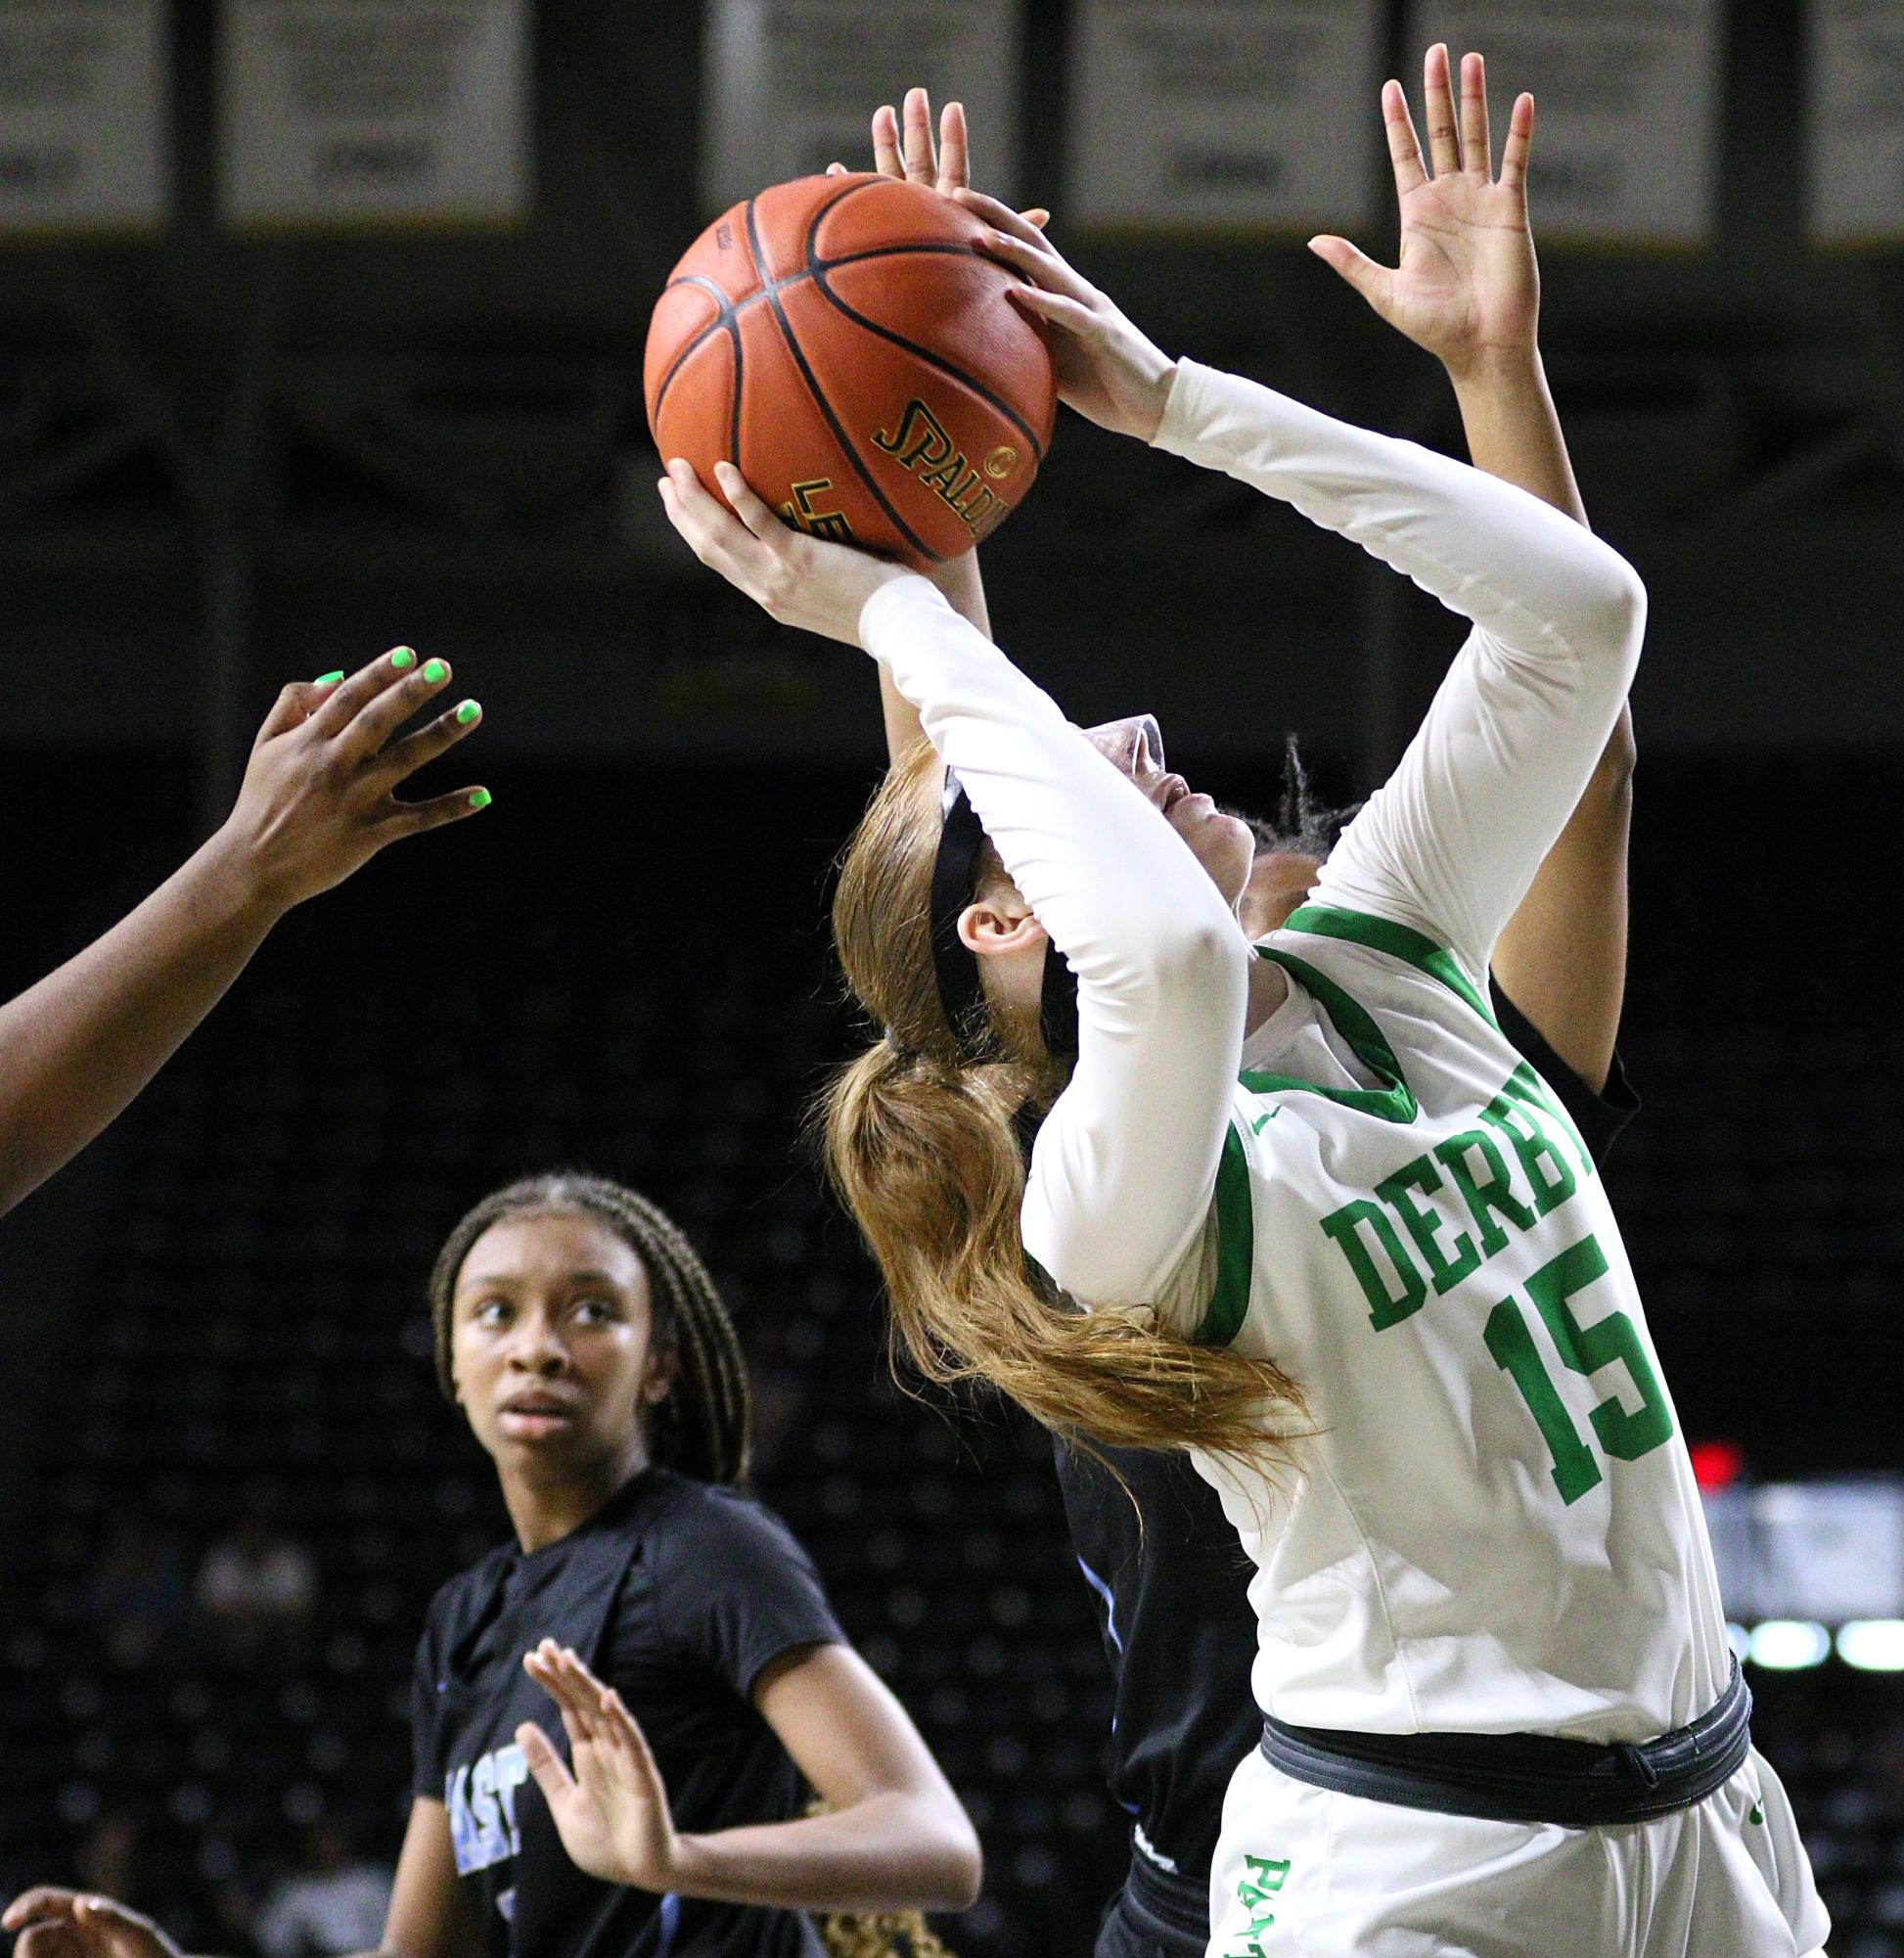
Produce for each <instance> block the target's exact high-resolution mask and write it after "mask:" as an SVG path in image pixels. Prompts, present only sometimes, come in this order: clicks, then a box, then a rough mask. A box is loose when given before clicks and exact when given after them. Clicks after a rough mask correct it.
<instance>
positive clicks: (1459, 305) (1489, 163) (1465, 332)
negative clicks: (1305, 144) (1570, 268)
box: [1309, 42, 1540, 381]
mask: <svg viewBox="0 0 1904 1958" xmlns="http://www.w3.org/2000/svg"><path fill="white" fill-rule="evenodd" d="M1423 93H1424V96H1425V99H1426V103H1427V109H1428V156H1429V158H1430V159H1431V160H1432V163H1433V174H1432V175H1430V174H1429V172H1428V166H1427V165H1426V164H1424V162H1423V160H1422V147H1421V144H1420V142H1419V141H1418V140H1417V138H1416V135H1415V125H1414V123H1413V121H1412V120H1411V119H1410V117H1409V114H1408V99H1407V97H1406V96H1405V95H1404V94H1403V93H1402V87H1401V84H1400V82H1398V81H1388V82H1384V83H1383V89H1382V115H1383V123H1384V124H1385V125H1386V128H1387V135H1388V159H1389V161H1390V162H1391V163H1392V164H1393V166H1394V172H1395V193H1396V197H1397V200H1398V202H1399V205H1400V214H1401V257H1400V262H1399V263H1398V264H1397V265H1395V266H1393V267H1392V268H1391V267H1389V266H1385V265H1378V264H1377V263H1376V262H1375V260H1374V259H1372V258H1370V257H1367V256H1366V255H1365V254H1364V253H1363V252H1361V251H1359V250H1357V249H1356V248H1355V247H1354V246H1353V245H1351V244H1350V243H1349V242H1348V240H1347V239H1345V238H1335V237H1329V236H1324V237H1320V238H1312V239H1311V240H1310V241H1309V249H1310V250H1312V251H1313V252H1315V254H1316V255H1317V256H1318V257H1319V258H1321V259H1323V260H1324V261H1325V262H1326V263H1328V264H1330V265H1332V266H1334V267H1335V269H1336V270H1337V272H1339V273H1340V274H1341V276H1342V277H1343V278H1344V279H1346V280H1347V281H1348V283H1349V284H1350V285H1351V286H1353V287H1354V288H1355V290H1356V291H1357V292H1358V293H1360V294H1361V295H1362V296H1363V297H1364V298H1365V299H1366V300H1368V302H1369V304H1370V305H1371V306H1372V307H1374V309H1375V310H1376V312H1377V313H1378V314H1379V315H1380V316H1381V317H1382V318H1383V319H1384V320H1386V321H1387V323H1388V324H1389V325H1390V326H1391V327H1393V328H1394V329H1395V330H1396V331H1397V332H1398V333H1401V334H1404V335H1406V337H1407V338H1408V339H1410V340H1412V341H1413V342H1415V344H1416V345H1417V346H1420V347H1423V348H1425V349H1426V350H1427V351H1428V352H1429V353H1431V354H1433V355H1435V356H1436V358H1437V359H1439V360H1440V361H1441V362H1442V364H1443V365H1444V366H1445V367H1446V368H1447V370H1448V372H1449V373H1450V375H1452V376H1453V377H1454V379H1455V380H1456V381H1460V380H1462V379H1464V378H1465V377H1467V376H1468V375H1471V374H1473V373H1474V372H1476V371H1477V370H1478V369H1480V368H1482V367H1484V366H1485V365H1486V364H1487V363H1488V362H1489V361H1490V360H1491V359H1502V358H1505V359H1515V360H1524V359H1526V358H1527V357H1528V356H1529V355H1530V354H1531V352H1532V350H1533V347H1534V343H1535V336H1536V330H1537V327H1538V322H1539V316H1540V271H1539V268H1538V266H1537V265H1536V263H1535V260H1534V240H1533V233H1532V231H1531V230H1530V229H1529V227H1528V223H1527V189H1526V182H1527V157H1528V152H1529V150H1530V149H1531V147H1532V144H1533V135H1534V99H1533V97H1532V96H1531V95H1524V94H1523V95H1520V96H1519V97H1517V99H1516V101H1515V105H1514V114H1513V116H1512V119H1511V120H1510V122H1509V125H1508V139H1507V142H1506V144H1505V146H1504V147H1503V149H1502V152H1501V174H1500V175H1499V176H1498V177H1496V176H1495V175H1494V174H1493V155H1492V149H1491V146H1490V142H1489V137H1488V128H1487V74H1486V68H1485V66H1484V64H1483V63H1482V60H1481V58H1480V56H1479V55H1465V56H1464V57H1463V58H1462V63H1461V105H1460V111H1459V114H1457V112H1456V107H1455V101H1454V92H1453V87H1452V84H1451V80H1450V76H1449V71H1448V50H1447V49H1446V47H1444V46H1442V45H1441V44H1440V43H1438V42H1437V43H1436V45H1435V46H1433V47H1431V48H1430V49H1429V50H1428V56H1427V59H1426V61H1425V63H1424V65H1423Z"/></svg>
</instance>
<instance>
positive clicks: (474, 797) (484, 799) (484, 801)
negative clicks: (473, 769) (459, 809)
mask: <svg viewBox="0 0 1904 1958" xmlns="http://www.w3.org/2000/svg"><path fill="white" fill-rule="evenodd" d="M488 806H489V792H488V790H487V789H472V790H471V791H470V807H471V808H473V809H486V808H487V807H488Z"/></svg>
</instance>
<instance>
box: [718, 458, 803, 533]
mask: <svg viewBox="0 0 1904 1958" xmlns="http://www.w3.org/2000/svg"><path fill="white" fill-rule="evenodd" d="M714 479H715V480H716V481H717V482H718V483H719V484H720V486H721V494H722V495H723V496H724V497H726V498H727V500H728V502H729V503H731V504H732V505H733V506H734V514H735V516H737V517H738V518H739V519H740V520H741V522H742V523H743V524H746V525H747V527H748V532H749V533H750V534H751V535H752V536H754V537H756V538H758V539H759V541H760V542H761V543H763V544H765V545H767V546H768V547H769V548H772V547H774V546H776V545H778V544H781V543H784V542H785V541H786V539H787V538H788V537H789V536H790V535H791V534H792V533H791V532H790V531H789V530H788V528H787V525H786V524H783V523H782V522H781V521H780V519H779V518H778V517H776V516H775V515H774V513H773V512H772V510H770V509H769V508H768V507H767V502H766V499H765V498H764V497H762V496H761V495H760V493H759V492H758V491H757V490H756V489H755V488H754V486H753V485H752V483H750V482H749V481H748V479H747V478H746V477H744V476H743V475H742V474H741V472H740V471H739V470H738V469H736V468H735V467H734V465H733V464H732V463H731V462H717V463H716V464H715V465H714Z"/></svg>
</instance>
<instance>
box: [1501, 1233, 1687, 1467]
mask: <svg viewBox="0 0 1904 1958" xmlns="http://www.w3.org/2000/svg"><path fill="white" fill-rule="evenodd" d="M1606 1275H1607V1254H1606V1252H1603V1251H1602V1250H1601V1249H1600V1246H1599V1245H1598V1244H1597V1243H1596V1242H1595V1241H1594V1240H1593V1239H1592V1238H1590V1237H1587V1238H1582V1239H1581V1240H1580V1242H1579V1243H1578V1244H1576V1245H1569V1246H1568V1247H1567V1249H1566V1250H1565V1251H1564V1252H1561V1254H1560V1255H1559V1256H1558V1257H1554V1258H1550V1259H1549V1260H1548V1261H1547V1262H1546V1263H1545V1264H1543V1265H1542V1266H1541V1268H1540V1269H1539V1270H1538V1271H1537V1272H1535V1273H1534V1274H1533V1276H1532V1277H1531V1278H1529V1279H1528V1280H1527V1297H1528V1298H1531V1299H1532V1300H1533V1301H1534V1306H1535V1308H1536V1310H1538V1312H1539V1313H1540V1316H1541V1319H1542V1321H1543V1322H1544V1323H1545V1325H1546V1327H1547V1331H1548V1335H1549V1337H1550V1338H1551V1339H1552V1340H1553V1342H1554V1344H1555V1347H1556V1348H1557V1349H1558V1351H1559V1353H1560V1356H1561V1358H1562V1359H1563V1360H1564V1362H1565V1364H1566V1366H1567V1368H1568V1370H1569V1371H1570V1372H1572V1373H1577V1374H1596V1373H1598V1372H1599V1371H1600V1370H1601V1368H1602V1367H1609V1366H1611V1365H1613V1364H1614V1362H1615V1361H1617V1362H1618V1363H1619V1364H1620V1365H1621V1366H1623V1367H1625V1369H1626V1371H1627V1374H1628V1377H1629V1378H1630V1379H1631V1380H1632V1382H1633V1386H1634V1389H1636V1391H1637V1392H1638V1393H1639V1396H1640V1405H1639V1406H1638V1407H1637V1408H1628V1407H1625V1406H1623V1405H1622V1404H1621V1402H1620V1399H1619V1396H1618V1395H1617V1394H1616V1393H1611V1394H1609V1395H1608V1396H1607V1398H1606V1399H1605V1400H1603V1401H1602V1402H1601V1403H1600V1405H1599V1406H1598V1407H1596V1408H1595V1409H1594V1410H1593V1412H1592V1413H1591V1414H1589V1415H1588V1416H1587V1419H1588V1420H1589V1421H1590V1422H1592V1424H1593V1432H1594V1433H1595V1434H1597V1435H1598V1436H1599V1437H1600V1445H1601V1446H1602V1447H1603V1448H1604V1449H1606V1451H1607V1453H1608V1454H1609V1455H1611V1456H1612V1457H1613V1458H1614V1459H1615V1460H1617V1461H1621V1462H1632V1461H1636V1460H1638V1458H1639V1457H1640V1456H1642V1455H1645V1454H1650V1453H1651V1452H1652V1451H1653V1450H1654V1449H1655V1448H1656V1447H1658V1445H1659V1444H1660V1442H1662V1441H1664V1440H1666V1439H1668V1438H1669V1437H1670V1436H1671V1434H1672V1432H1673V1424H1672V1416H1671V1415H1670V1414H1669V1413H1668V1412H1667V1411H1666V1396H1665V1394H1664V1393H1663V1392H1661V1391H1660V1388H1659V1376H1658V1375H1657V1374H1655V1372H1654V1371H1653V1362H1652V1361H1651V1360H1649V1359H1648V1358H1647V1356H1646V1348H1645V1347H1644V1346H1642V1345H1641V1343H1640V1336H1639V1334H1638V1332H1637V1331H1636V1330H1635V1329H1634V1325H1633V1322H1632V1320H1631V1319H1629V1318H1628V1317H1627V1316H1626V1314H1625V1313H1624V1312H1609V1313H1608V1314H1607V1316H1606V1317H1605V1318H1604V1319H1596V1320H1595V1321H1594V1323H1593V1324H1592V1325H1591V1326H1583V1325H1581V1323H1580V1322H1579V1320H1578V1319H1576V1318H1575V1317H1574V1316H1573V1307H1572V1306H1571V1305H1570V1304H1569V1303H1568V1300H1569V1299H1571V1298H1572V1297H1573V1295H1574V1294H1575V1293H1576V1292H1584V1291H1585V1290H1586V1289H1587V1287H1588V1286H1589V1285H1591V1284H1592V1283H1593V1282H1594V1280H1595V1279H1597V1278H1605V1277H1606ZM1481 1337H1482V1338H1483V1339H1484V1340H1485V1341H1486V1342H1487V1350H1488V1351H1489V1352H1490V1353H1492V1354H1493V1355H1494V1364H1495V1365H1496V1366H1498V1367H1500V1368H1501V1369H1503V1371H1504V1372H1506V1373H1508V1374H1509V1375H1511V1376H1512V1378H1513V1380H1514V1384H1515V1386H1516V1387H1518V1388H1519V1389H1520V1397H1521V1399H1522V1400H1524V1401H1525V1402H1526V1403H1527V1411H1528V1413H1530V1414H1531V1415H1532V1416H1533V1417H1534V1420H1535V1423H1536V1424H1537V1425H1538V1426H1539V1429H1540V1432H1541V1434H1542V1435H1543V1436H1544V1437H1545V1439H1546V1442H1547V1446H1548V1448H1549V1450H1550V1451H1551V1452H1552V1454H1553V1457H1554V1486H1555V1487H1556V1488H1557V1489H1559V1490H1560V1492H1561V1500H1562V1501H1563V1502H1564V1503H1572V1502H1577V1501H1578V1500H1579V1499H1580V1498H1581V1497H1582V1496H1583V1495H1585V1494H1586V1492H1587V1491H1588V1490H1589V1489H1591V1488H1594V1487H1596V1486H1598V1484H1599V1482H1600V1480H1601V1476H1600V1464H1599V1463H1598V1462H1596V1461H1595V1460H1594V1455H1593V1450H1592V1449H1591V1448H1590V1447H1589V1446H1588V1445H1587V1443H1586V1441H1585V1440H1584V1439H1583V1438H1582V1437H1581V1434H1580V1430H1579V1428H1578V1427H1577V1426H1576V1425H1575V1423H1574V1420H1573V1417H1572V1415H1571V1414H1569V1413H1568V1412H1567V1410H1566V1403H1565V1401H1564V1400H1563V1399H1562V1398H1561V1396H1560V1391H1559V1389H1557V1388H1556V1387H1555V1385H1554V1383H1553V1382H1552V1381H1551V1380H1550V1379H1549V1378H1548V1375H1547V1368H1546V1365H1545V1364H1544V1362H1543V1361H1542V1359H1541V1356H1540V1348H1539V1347H1538V1346H1536V1345H1535V1344H1534V1336H1533V1334H1532V1332H1531V1331H1530V1330H1529V1329H1528V1325H1527V1321H1526V1317H1525V1315H1524V1314H1523V1313H1522V1311H1521V1309H1520V1307H1519V1304H1518V1303H1517V1302H1516V1301H1515V1299H1514V1298H1512V1297H1509V1298H1503V1299H1502V1300H1501V1302H1500V1303H1499V1304H1498V1305H1497V1306H1495V1308H1494V1310H1493V1311H1492V1312H1490V1313H1489V1314H1488V1318H1487V1325H1486V1328H1485V1329H1484V1331H1483V1332H1482V1335H1481Z"/></svg>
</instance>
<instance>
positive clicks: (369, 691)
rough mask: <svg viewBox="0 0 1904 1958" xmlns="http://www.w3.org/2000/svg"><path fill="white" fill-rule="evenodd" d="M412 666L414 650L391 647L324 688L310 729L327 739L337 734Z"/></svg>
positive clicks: (399, 679) (409, 670) (414, 663)
mask: <svg viewBox="0 0 1904 1958" xmlns="http://www.w3.org/2000/svg"><path fill="white" fill-rule="evenodd" d="M416 669H417V656H416V653H415V652H414V651H413V650H412V649H411V648H410V647H408V646H392V647H391V648H390V650H389V651H388V652H387V653H384V654H380V655H379V656H378V658H376V659H375V660H372V661H371V662H370V664H369V665H367V666H359V667H358V668H357V670H356V671H355V672H354V673H352V674H351V675H350V677H349V678H348V679H347V680H340V681H338V682H337V683H336V684H335V685H333V686H331V687H327V688H326V689H325V696H324V699H323V701H322V702H320V703H319V705H318V706H317V707H316V708H315V709H314V710H313V712H312V713H311V715H310V726H311V730H312V732H313V733H315V734H318V735H321V736H323V737H324V738H325V739H327V740H328V739H329V738H330V737H332V736H333V735H338V734H341V733H342V732H343V730H344V729H345V728H347V727H348V726H349V725H350V723H351V722H352V721H354V720H355V719H356V718H357V716H358V715H359V714H360V713H362V712H363V710H364V709H365V708H366V707H367V706H370V704H371V703H372V702H373V701H375V700H377V699H379V698H380V697H381V696H382V695H384V694H385V693H387V692H388V691H389V690H390V689H391V688H392V687H395V686H400V685H401V684H402V682H403V680H404V679H405V677H406V676H408V675H409V674H411V673H414V672H415V671H416Z"/></svg>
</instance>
